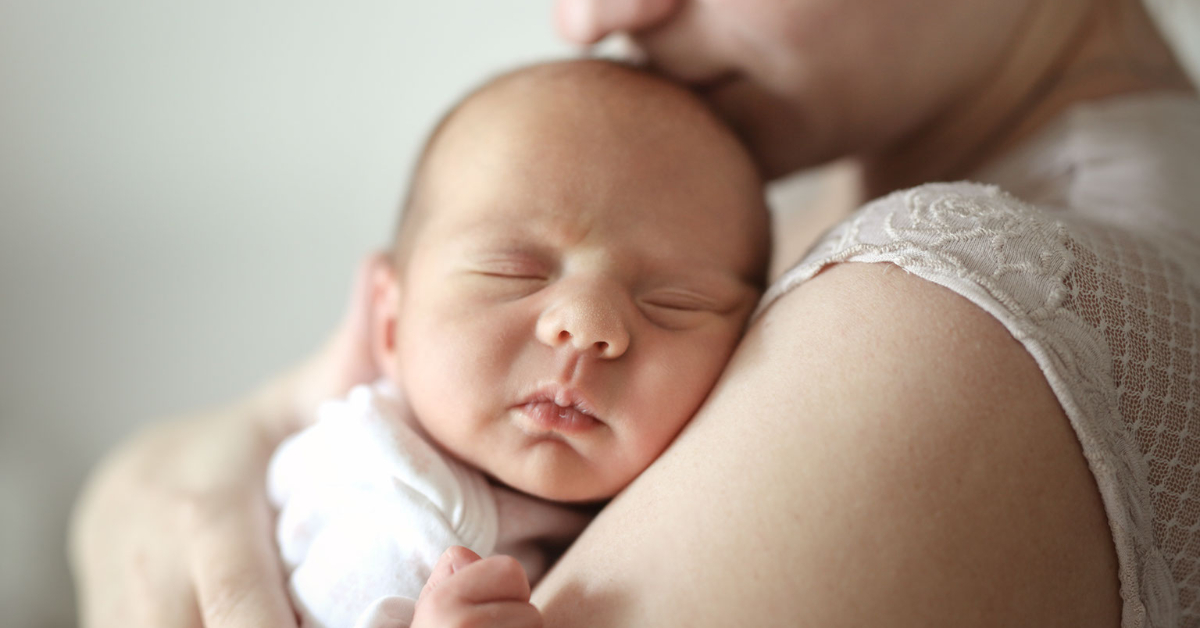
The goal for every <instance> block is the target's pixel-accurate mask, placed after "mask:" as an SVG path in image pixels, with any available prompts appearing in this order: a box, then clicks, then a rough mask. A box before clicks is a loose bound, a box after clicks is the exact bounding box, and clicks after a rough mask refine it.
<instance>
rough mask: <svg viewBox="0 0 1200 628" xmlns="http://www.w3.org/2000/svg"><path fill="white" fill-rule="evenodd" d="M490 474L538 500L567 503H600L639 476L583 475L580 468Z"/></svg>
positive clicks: (525, 470)
mask: <svg viewBox="0 0 1200 628" xmlns="http://www.w3.org/2000/svg"><path fill="white" fill-rule="evenodd" d="M506 471H510V472H509V473H490V474H489V476H490V477H491V478H492V481H494V482H496V483H497V484H502V485H504V486H507V487H509V488H511V489H513V490H516V491H518V492H521V493H525V494H526V495H529V496H531V497H536V498H538V499H542V500H546V501H551V502H558V503H564V504H579V505H586V504H597V503H602V502H606V501H608V500H610V499H612V498H613V497H614V496H616V494H617V493H619V492H621V489H623V488H625V486H626V485H628V484H629V483H630V482H631V481H633V477H635V475H636V474H635V475H631V476H630V477H627V478H599V477H579V476H580V473H579V471H578V470H576V469H571V470H570V471H568V470H565V469H557V470H555V469H529V468H525V469H513V470H506Z"/></svg>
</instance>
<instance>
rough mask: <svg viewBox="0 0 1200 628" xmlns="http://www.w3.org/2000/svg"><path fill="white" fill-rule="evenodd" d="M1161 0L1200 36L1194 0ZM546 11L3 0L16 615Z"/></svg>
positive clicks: (297, 315) (341, 273)
mask: <svg viewBox="0 0 1200 628" xmlns="http://www.w3.org/2000/svg"><path fill="white" fill-rule="evenodd" d="M1164 4H1167V5H1170V6H1171V7H1173V8H1172V10H1173V11H1174V14H1175V15H1176V17H1175V18H1174V19H1173V20H1171V22H1170V24H1172V25H1173V26H1174V27H1176V28H1178V30H1179V32H1180V33H1181V34H1182V37H1178V36H1177V39H1181V42H1182V45H1183V46H1184V47H1185V48H1188V49H1190V50H1191V51H1192V53H1191V54H1192V56H1193V57H1200V49H1198V48H1200V45H1198V44H1200V42H1197V35H1196V28H1195V27H1194V24H1195V22H1196V21H1197V19H1198V17H1200V11H1197V4H1198V2H1197V0H1164ZM549 15H550V1H549V0H516V1H513V0H509V1H507V2H496V1H493V0H476V1H471V0H439V1H438V2H436V3H435V2H416V1H410V0H348V1H344V2H338V3H334V2H328V1H325V2H318V1H314V0H209V1H206V2H198V1H192V2H186V3H185V2H178V1H175V0H108V1H107V2H84V1H82V0H75V1H64V0H0V216H2V220H0V625H4V626H10V627H13V628H24V627H43V626H68V625H71V624H72V623H73V621H74V619H73V618H74V605H73V601H72V591H71V588H70V583H69V579H68V575H67V570H66V562H65V558H64V554H63V550H62V547H63V540H64V537H65V531H66V517H67V514H68V512H69V509H70V504H71V501H72V499H73V498H74V496H75V494H76V493H77V491H78V490H79V486H80V484H81V482H82V480H83V477H84V475H85V474H86V472H87V470H88V469H89V468H90V467H91V466H92V465H93V464H95V462H96V461H97V460H98V459H99V457H100V456H101V454H102V453H103V452H104V451H106V450H107V449H108V448H110V447H111V446H112V445H113V444H114V443H116V442H117V441H118V440H119V439H120V438H121V437H122V436H123V435H125V434H127V433H129V432H130V431H131V430H133V429H135V428H136V427H137V426H140V425H143V424H145V423H147V422H150V421H152V420H154V419H156V418H159V417H164V416H170V415H174V414H179V413H181V412H185V411H188V410H191V409H195V408H197V407H201V406H206V405H212V404H216V403H220V402H223V401H226V400H229V399H231V398H233V397H235V396H237V395H239V394H241V393H244V392H246V391H248V390H250V389H252V388H253V387H254V386H255V384H256V383H258V382H259V381H261V380H262V379H263V378H264V377H265V376H267V375H268V374H270V373H272V372H274V371H277V370H279V369H280V368H282V367H284V366H286V365H288V364H290V363H291V362H293V361H295V360H296V359H298V358H300V357H301V356H303V355H305V354H306V353H307V352H308V351H309V350H310V349H311V348H312V347H314V346H315V345H316V344H317V343H318V342H319V341H320V340H321V338H322V337H323V335H324V334H325V332H327V331H328V330H329V329H330V328H331V326H332V325H333V324H334V322H335V321H336V319H337V317H338V314H339V312H340V308H341V307H342V304H343V299H344V296H345V291H346V288H347V281H348V277H349V276H350V273H351V270H352V269H353V267H354V265H355V263H356V261H357V260H358V258H359V257H360V256H361V255H362V254H363V253H364V252H365V251H368V250H370V249H371V248H373V247H377V246H380V245H381V244H384V243H385V241H386V238H387V235H388V233H389V232H390V230H391V228H392V222H393V219H394V213H395V207H396V205H397V202H398V200H399V198H400V196H401V194H402V191H403V185H404V180H405V176H406V173H407V171H408V168H409V165H410V163H411V160H412V158H413V156H414V153H415V151H416V149H417V148H418V146H419V144H420V142H421V140H422V139H423V137H424V134H425V132H426V131H427V129H428V127H429V126H430V125H431V124H432V122H433V121H434V120H435V119H436V118H437V116H438V115H439V114H440V112H441V111H442V110H443V109H444V108H445V107H446V106H447V105H448V104H450V103H451V102H453V101H454V100H455V99H456V98H457V97H458V96H459V95H461V94H462V93H463V92H464V91H465V90H466V89H468V88H469V87H470V86H472V85H474V84H476V83H477V82H478V81H479V80H480V79H481V78H483V77H485V76H486V75H488V74H490V73H492V72H495V71H497V70H499V69H503V68H507V67H510V66H512V65H515V64H517V63H521V62H526V61H531V60H536V59H541V58H546V57H551V56H556V55H563V54H570V53H571V52H572V51H571V49H570V48H568V47H566V46H564V45H563V44H561V43H559V42H558V41H557V40H556V39H555V37H554V34H553V32H552V29H551V27H550V20H549ZM1188 23H1191V24H1193V26H1192V27H1188V26H1186V25H1187V24H1188ZM1189 28H1190V30H1188V29H1189ZM804 189H805V188H804V186H803V184H801V187H799V188H792V189H791V190H790V191H787V190H785V191H784V192H783V193H782V194H777V195H776V197H775V198H776V199H781V198H786V199H788V201H789V202H790V204H792V205H795V204H799V203H800V201H799V199H803V198H805V197H806V192H805V191H804ZM797 190H799V191H797Z"/></svg>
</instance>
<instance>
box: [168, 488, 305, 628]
mask: <svg viewBox="0 0 1200 628" xmlns="http://www.w3.org/2000/svg"><path fill="white" fill-rule="evenodd" d="M236 506H237V505H235V504H225V505H224V506H222V505H221V504H215V503H213V501H212V500H207V501H202V500H197V501H196V502H194V503H190V504H188V505H187V507H186V509H185V512H184V513H183V515H184V530H185V531H186V532H187V534H186V535H185V538H188V539H189V540H190V545H189V548H188V562H189V563H190V565H191V571H192V578H193V581H194V582H195V587H196V598H197V602H198V603H199V606H200V612H201V614H202V615H203V617H204V625H205V627H206V628H242V627H245V628H250V627H258V626H270V627H272V628H288V627H291V628H295V626H296V618H295V615H294V614H293V612H292V609H291V606H290V605H289V603H288V600H287V593H286V591H285V588H284V581H283V575H282V573H281V571H280V567H279V564H278V560H277V559H276V558H275V556H274V553H273V548H272V547H271V543H270V542H269V537H268V536H267V533H266V526H267V520H268V519H269V517H268V516H267V513H266V512H265V508H255V507H249V508H246V507H242V508H239V507H236Z"/></svg>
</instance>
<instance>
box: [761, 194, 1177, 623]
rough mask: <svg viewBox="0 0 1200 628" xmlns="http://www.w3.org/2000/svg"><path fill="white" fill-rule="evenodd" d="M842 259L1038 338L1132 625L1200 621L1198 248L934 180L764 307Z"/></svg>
mask: <svg viewBox="0 0 1200 628" xmlns="http://www.w3.org/2000/svg"><path fill="white" fill-rule="evenodd" d="M839 262H889V263H892V264H895V265H897V266H900V267H901V268H904V269H905V270H907V271H908V272H910V273H913V274H915V275H917V276H920V277H922V278H924V279H927V280H929V281H932V282H934V283H937V284H939V285H942V286H944V287H947V288H949V289H951V290H954V291H955V292H957V293H959V294H960V295H962V296H964V297H966V298H967V299H969V300H971V301H972V302H973V303H974V304H976V305H977V306H979V307H981V308H983V309H984V310H985V311H987V312H988V313H990V314H991V315H992V316H994V317H995V318H996V319H997V320H999V321H1000V322H1001V323H1002V324H1003V325H1004V326H1005V327H1006V328H1007V329H1008V331H1009V332H1010V333H1011V334H1012V335H1013V337H1014V338H1016V339H1017V340H1018V341H1020V342H1021V343H1022V344H1023V345H1024V347H1025V348H1026V350H1027V351H1028V352H1029V353H1030V354H1031V355H1032V356H1033V357H1034V359H1035V360H1036V361H1037V363H1038V365H1039V367H1040V368H1041V369H1042V372H1043V374H1044V375H1045V377H1046V380H1047V381H1048V382H1049V384H1050V386H1051V388H1052V389H1053V390H1054V393H1055V395H1056V396H1057V398H1058V400H1059V403H1060V404H1061V405H1062V407H1063V410H1064V411H1065V413H1066V415H1067V417H1068V418H1069V420H1070V422H1071V426H1072V428H1073V429H1074V431H1075V434H1076V435H1077V437H1078V438H1079V441H1080V443H1081V444H1082V447H1083V451H1084V455H1085V457H1086V458H1087V461H1088V464H1089V467H1090V469H1091V471H1092V473H1093V475H1094V476H1095V478H1096V482H1097V485H1098V486H1099V488H1100V493H1101V497H1102V498H1103V501H1104V505H1105V510H1106V512H1107V515H1108V519H1109V524H1110V527H1111V529H1112V532H1113V538H1114V542H1115V544H1116V548H1117V557H1118V561H1119V565H1120V579H1121V597H1122V598H1123V600H1124V605H1123V611H1122V626H1124V627H1125V628H1141V627H1158V626H1161V627H1173V626H1185V627H1196V626H1200V252H1197V251H1195V250H1193V249H1192V248H1190V247H1187V246H1182V245H1178V243H1177V242H1175V241H1173V240H1171V239H1169V238H1161V239H1155V240H1151V239H1149V238H1142V237H1138V236H1134V235H1131V234H1129V233H1126V232H1124V231H1121V230H1119V229H1116V228H1112V227H1106V226H1104V225H1100V224H1095V223H1094V222H1090V221H1079V220H1074V219H1073V216H1071V214H1070V212H1069V211H1062V212H1060V213H1053V214H1052V213H1048V212H1047V211H1043V210H1042V209H1041V208H1035V207H1032V206H1029V205H1027V204H1025V203H1023V202H1021V201H1019V200H1017V199H1015V198H1013V197H1011V196H1009V195H1007V194H1005V193H1003V192H1001V191H999V190H998V189H997V188H995V187H990V186H982V185H978V184H971V183H953V184H930V185H925V186H921V187H918V188H914V189H911V190H907V191H903V192H897V193H894V194H892V195H890V196H888V197H885V198H882V199H879V200H877V201H875V202H873V203H871V204H869V205H867V206H865V207H863V208H862V209H860V210H859V211H858V212H857V213H856V214H855V215H853V216H852V217H851V218H849V219H847V220H846V221H844V222H843V223H842V224H841V225H839V226H838V227H837V228H835V229H834V230H833V231H831V232H829V233H828V234H826V236H825V237H824V238H823V239H822V241H821V242H819V243H818V244H817V245H816V247H814V249H813V250H812V251H810V252H809V254H808V255H807V256H806V258H805V259H804V260H802V261H801V262H800V263H799V264H798V265H797V266H795V267H794V268H792V269H791V270H790V271H788V272H787V273H786V274H785V275H784V276H783V277H782V278H781V279H780V280H779V281H778V282H777V283H776V284H775V285H774V286H772V288H771V289H770V290H769V291H768V292H767V294H766V296H764V298H763V301H762V304H761V305H760V307H759V311H760V312H761V311H762V310H763V309H764V308H766V307H768V306H769V305H770V303H771V302H773V301H774V300H775V299H778V298H779V297H780V296H782V295H783V294H785V293H787V292H788V291H790V290H791V289H792V288H794V287H795V286H797V285H799V284H800V283H802V282H803V281H805V280H807V279H809V278H811V277H812V276H814V275H816V274H817V273H818V272H820V270H821V269H822V268H825V267H826V266H828V265H830V264H835V263H839ZM1193 425H1194V426H1195V429H1194V430H1193V429H1191V427H1192V426H1193Z"/></svg>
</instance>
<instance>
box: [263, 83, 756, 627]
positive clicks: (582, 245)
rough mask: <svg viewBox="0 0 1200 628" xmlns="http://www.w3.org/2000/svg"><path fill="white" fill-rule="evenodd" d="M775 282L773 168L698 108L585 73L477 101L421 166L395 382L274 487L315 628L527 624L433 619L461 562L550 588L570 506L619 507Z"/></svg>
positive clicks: (380, 300) (293, 463)
mask: <svg viewBox="0 0 1200 628" xmlns="http://www.w3.org/2000/svg"><path fill="white" fill-rule="evenodd" d="M768 258H769V235H768V215H767V212H766V208H765V204H764V201H763V197H762V183H761V181H760V180H759V177H758V175H757V173H756V170H755V167H754V164H753V163H752V162H751V161H750V158H749V156H748V154H747V153H746V152H745V151H744V150H743V148H742V147H741V145H740V144H739V143H738V141H737V139H736V138H735V136H734V135H733V133H732V132H731V131H730V130H729V129H727V128H726V127H724V126H723V125H722V124H721V123H720V122H719V120H718V119H717V118H716V117H714V116H713V115H712V114H711V113H710V112H709V111H708V110H707V109H706V107H705V105H704V104H703V103H702V102H701V101H700V100H698V99H697V98H695V97H694V96H693V95H692V94H690V93H688V92H687V91H685V90H683V89H681V88H679V87H677V86H675V85H672V84H670V83H667V82H665V81H662V80H660V79H657V78H654V77H652V76H650V75H648V74H646V73H644V72H642V71H639V70H635V69H631V68H627V67H623V66H619V65H616V64H612V63H608V62H602V61H572V62H561V63H551V64H546V65H538V66H534V67H530V68H525V69H521V70H518V71H515V72H512V73H509V74H506V75H504V76H501V77H500V78H498V79H495V80H493V81H491V82H489V83H488V84H486V85H484V86H483V87H482V88H480V89H479V90H477V91H476V92H474V93H473V94H471V95H470V96H468V97H467V98H466V99H465V100H464V101H463V102H461V103H460V104H459V105H457V106H456V107H455V108H454V109H453V110H452V111H451V112H450V113H449V114H448V115H447V116H446V118H445V119H444V120H443V121H442V122H441V124H440V125H439V126H438V127H437V129H436V130H435V131H434V133H433V136H432V137H431V138H430V140H429V142H428V143H427V145H426V147H425V151H424V154H423V155H422V157H421V160H420V163H419V166H418V168H417V170H416V172H415V175H414V179H413V181H412V182H411V188H410V194H409V198H408V201H407V204H406V207H405V210H404V214H403V219H402V224H401V228H400V230H399V233H398V236H397V241H396V243H395V246H394V260H393V268H394V271H393V272H394V276H392V277H390V278H389V280H388V281H386V282H384V284H383V285H384V286H385V287H383V288H381V289H379V290H377V294H376V300H375V304H374V324H373V339H372V342H373V350H374V355H375V359H376V360H377V362H378V366H379V369H380V371H381V372H382V373H383V379H382V380H381V381H380V382H378V383H376V384H374V385H372V386H360V387H358V388H356V389H355V390H353V391H351V392H350V394H349V395H348V397H347V398H345V399H343V400H336V401H331V402H328V403H326V404H325V405H324V406H323V407H322V409H321V410H320V411H319V413H318V420H317V422H316V423H315V424H314V425H313V426H312V427H310V428H308V429H307V430H305V431H303V432H301V433H300V434H298V435H296V436H294V437H293V438H291V439H290V440H288V441H286V442H285V443H284V444H283V445H281V446H280V448H279V450H278V451H277V452H276V454H275V456H274V458H273V460H272V463H271V467H270V470H269V478H268V484H269V491H270V495H271V499H272V501H273V503H274V505H275V506H276V507H277V508H278V509H279V519H278V529H277V535H278V541H279V547H280V551H281V552H282V555H283V560H284V564H285V565H286V568H287V570H288V573H289V585H290V591H291V593H292V596H293V602H294V604H295V606H296V609H297V612H298V613H299V616H300V618H301V624H302V625H303V626H325V627H333V626H346V627H350V626H360V627H361V626H409V625H410V624H411V625H418V626H419V625H431V626H432V625H442V621H443V620H445V619H446V618H447V617H446V616H447V615H448V614H451V613H454V612H460V611H469V610H471V609H470V608H469V607H470V606H471V605H472V604H477V605H484V604H492V603H495V602H502V601H512V599H511V598H512V597H514V596H511V595H510V596H508V597H505V598H503V599H492V598H489V597H488V596H487V595H481V596H476V598H475V599H456V601H453V602H446V603H442V604H427V603H426V602H425V599H424V598H422V603H421V604H420V605H417V604H416V603H415V602H416V599H417V598H418V596H419V595H420V594H421V591H422V587H423V586H424V585H425V584H426V581H427V579H429V577H430V575H431V573H432V571H433V568H434V566H435V564H436V563H437V560H438V557H439V556H440V555H441V554H442V553H443V552H444V551H445V550H447V548H449V547H451V546H456V545H461V546H465V547H467V548H470V549H471V550H473V551H474V552H476V553H478V554H479V555H481V556H489V555H493V554H508V555H511V556H513V557H515V558H516V559H517V560H518V561H519V562H520V564H521V565H522V567H523V568H524V570H525V572H526V574H527V577H528V580H529V581H531V582H532V581H536V580H537V579H538V578H540V577H541V575H542V574H543V572H544V571H545V569H546V568H547V566H548V564H547V563H548V562H549V560H551V559H552V557H553V554H554V552H555V551H556V549H558V550H561V548H562V547H565V545H566V544H568V543H569V542H570V541H571V540H572V539H573V538H574V536H575V535H576V534H578V533H579V532H580V531H581V530H582V528H583V526H584V525H585V524H586V516H585V515H583V514H581V512H580V511H579V509H578V508H577V507H574V508H573V507H572V505H578V504H589V503H596V502H600V501H602V500H605V499H608V498H610V497H612V496H613V495H615V494H616V493H617V492H618V491H620V490H621V489H622V488H623V487H625V485H627V484H628V483H629V482H630V481H631V480H633V479H634V478H635V477H636V476H637V475H638V474H639V473H641V472H642V471H643V470H644V469H645V468H646V467H647V466H648V465H649V464H650V463H651V462H652V461H653V460H654V459H655V458H656V457H657V456H658V455H659V454H660V453H662V451H663V449H665V448H666V446H667V445H668V444H669V443H670V442H671V440H672V439H673V438H674V437H675V435H676V434H677V433H678V432H679V430H680V429H681V428H682V427H683V425H684V424H686V423H687V421H688V419H689V418H690V417H691V416H692V415H693V414H694V413H695V412H696V410H697V408H699V406H700V404H701V403H702V402H703V401H704V399H705V397H706V395H707V394H708V392H709V390H710V389H711V388H712V386H713V385H714V383H715V382H716V380H717V378H718V377H719V376H720V374H721V371H722V369H723V367H724V365H725V362H726V361H727V360H728V358H729V356H730V354H731V352H732V351H733V349H734V347H735V345H736V344H737V342H738V339H739V338H740V337H741V335H742V331H743V328H744V326H745V324H746V322H747V318H748V317H749V315H750V313H751V311H752V310H753V308H754V306H755V303H756V301H757V298H758V296H759V294H760V292H761V289H762V287H763V284H764V282H765V279H766V268H767V262H768ZM486 577H487V576H485V575H483V574H482V573H473V572H472V571H471V570H470V569H469V568H468V569H466V570H463V571H461V572H459V573H455V574H453V575H451V576H449V579H448V580H447V581H446V582H450V581H452V580H454V579H455V578H460V579H463V580H462V581H465V579H467V578H476V579H481V578H486ZM446 582H443V583H442V584H440V585H439V586H445V585H446ZM468 584H469V583H468ZM487 584H488V583H487V582H482V583H481V585H487ZM486 589H487V586H480V587H478V588H477V590H480V591H483V590H486ZM517 589H518V590H519V591H523V592H524V593H523V594H522V593H520V592H519V591H518V593H516V594H515V597H516V598H518V599H517V600H516V601H517V602H521V603H523V604H524V606H526V607H527V608H526V609H525V610H526V612H533V613H536V610H533V609H532V607H529V606H528V604H527V602H528V583H526V582H524V581H522V582H520V583H518V585H517ZM481 597H482V598H483V599H479V598H481ZM522 597H523V598H524V599H519V598H522ZM494 608H495V609H499V608H500V607H494ZM497 612H499V611H497ZM414 613H415V617H414ZM497 619H499V617H497Z"/></svg>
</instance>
